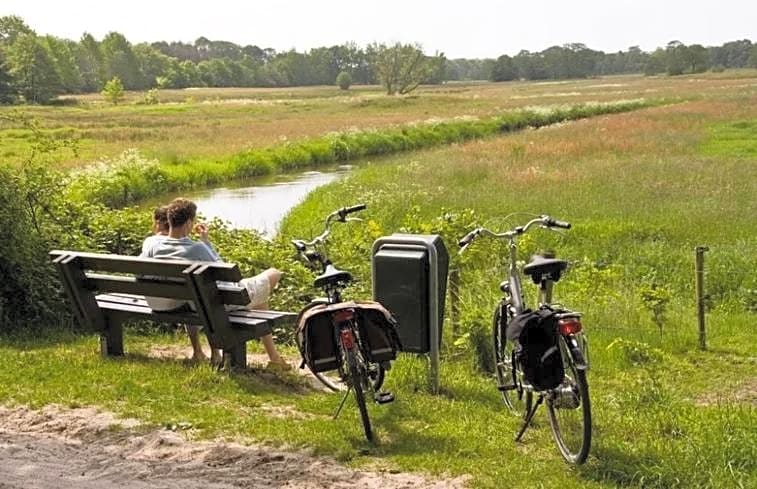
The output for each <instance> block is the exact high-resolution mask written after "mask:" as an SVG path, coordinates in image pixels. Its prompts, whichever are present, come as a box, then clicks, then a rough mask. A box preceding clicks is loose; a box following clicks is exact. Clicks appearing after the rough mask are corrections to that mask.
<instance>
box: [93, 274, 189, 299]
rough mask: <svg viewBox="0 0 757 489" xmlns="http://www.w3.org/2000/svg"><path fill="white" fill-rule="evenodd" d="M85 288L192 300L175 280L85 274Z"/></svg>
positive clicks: (187, 291)
mask: <svg viewBox="0 0 757 489" xmlns="http://www.w3.org/2000/svg"><path fill="white" fill-rule="evenodd" d="M85 275H86V277H87V286H88V287H89V288H90V290H96V291H97V292H102V293H109V292H114V293H119V294H137V295H149V296H150V297H163V298H166V299H181V300H191V299H193V298H194V296H193V295H192V291H191V290H190V289H189V288H188V287H187V284H186V283H184V282H177V281H176V280H177V279H173V281H171V280H161V279H160V278H156V279H154V280H153V279H147V278H137V277H126V276H119V275H102V274H99V273H92V272H87V273H86V274H85Z"/></svg>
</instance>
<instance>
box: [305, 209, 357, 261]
mask: <svg viewBox="0 0 757 489" xmlns="http://www.w3.org/2000/svg"><path fill="white" fill-rule="evenodd" d="M367 207H368V206H366V205H365V204H357V205H353V206H349V207H342V208H341V209H337V210H335V211H334V212H332V213H331V214H329V215H328V217H326V226H325V229H324V230H323V232H322V233H321V234H319V235H318V236H316V237H315V238H313V239H312V240H311V241H305V240H303V239H295V240H292V244H293V245H294V247H295V248H297V251H298V252H300V253H301V252H303V251H304V250H305V248H306V247H308V246H314V245H316V244H318V243H321V242H323V241H325V240H326V238H327V237H328V236H329V234H330V233H331V223H332V222H333V221H335V220H336V221H339V222H346V221H348V220H351V219H347V216H348V215H349V214H352V213H355V212H359V211H362V210H364V209H366V208H367ZM356 220H360V219H356Z"/></svg>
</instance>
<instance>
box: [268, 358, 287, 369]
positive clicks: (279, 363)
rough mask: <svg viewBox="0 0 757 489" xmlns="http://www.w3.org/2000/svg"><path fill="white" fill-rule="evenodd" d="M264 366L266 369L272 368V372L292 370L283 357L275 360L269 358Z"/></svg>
mask: <svg viewBox="0 0 757 489" xmlns="http://www.w3.org/2000/svg"><path fill="white" fill-rule="evenodd" d="M265 368H266V370H272V371H274V372H288V371H290V370H292V366H291V365H290V364H289V363H288V362H287V361H285V360H284V359H283V358H279V359H278V360H275V361H274V360H271V361H270V362H268V365H266V367H265Z"/></svg>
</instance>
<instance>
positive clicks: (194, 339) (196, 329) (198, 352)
mask: <svg viewBox="0 0 757 489" xmlns="http://www.w3.org/2000/svg"><path fill="white" fill-rule="evenodd" d="M186 329H187V336H189V342H190V343H191V344H192V361H195V362H200V361H204V360H207V359H208V357H206V356H205V353H203V351H202V345H200V326H192V325H189V324H187V325H186Z"/></svg>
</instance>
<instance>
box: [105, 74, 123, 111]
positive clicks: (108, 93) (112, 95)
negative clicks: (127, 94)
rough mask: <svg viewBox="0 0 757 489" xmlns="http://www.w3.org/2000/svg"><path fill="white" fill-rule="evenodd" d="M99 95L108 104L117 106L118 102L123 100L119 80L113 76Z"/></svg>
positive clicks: (121, 84) (121, 85)
mask: <svg viewBox="0 0 757 489" xmlns="http://www.w3.org/2000/svg"><path fill="white" fill-rule="evenodd" d="M100 93H101V94H102V96H103V97H105V99H106V100H107V101H108V102H110V103H112V104H113V105H118V102H120V101H121V99H123V98H124V85H123V83H121V79H120V78H118V77H117V76H114V77H113V78H111V79H110V81H108V82H107V83H106V84H105V87H104V88H103V91H102V92H100Z"/></svg>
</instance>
